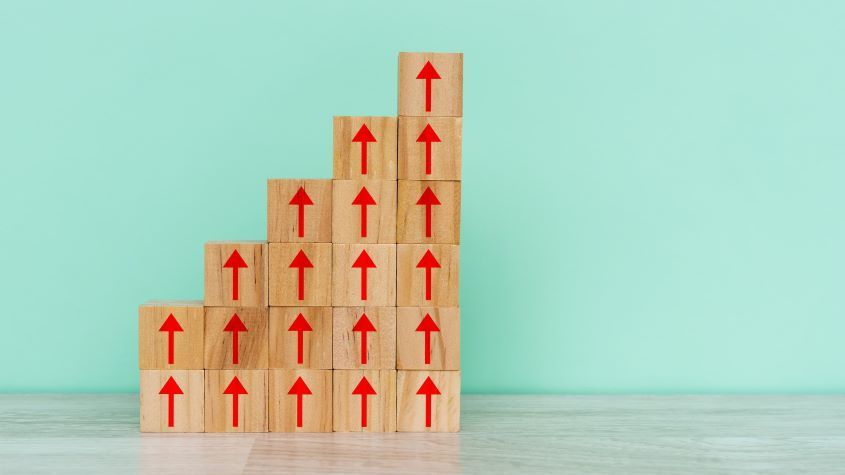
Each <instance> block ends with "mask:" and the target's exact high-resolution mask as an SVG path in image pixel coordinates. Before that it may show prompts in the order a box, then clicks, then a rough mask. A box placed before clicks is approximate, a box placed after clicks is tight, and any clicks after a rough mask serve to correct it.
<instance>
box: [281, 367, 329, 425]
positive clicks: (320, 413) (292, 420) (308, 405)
mask: <svg viewBox="0 0 845 475" xmlns="http://www.w3.org/2000/svg"><path fill="white" fill-rule="evenodd" d="M298 378H302V381H303V382H304V383H305V384H306V385H307V386H308V389H309V390H310V391H311V394H306V395H303V396H302V425H301V426H298V425H297V412H296V411H297V407H296V405H297V396H296V395H295V394H289V392H290V390H291V388H292V387H293V385H294V383H296V381H297V379H298ZM331 431H332V371H331V370H324V369H272V370H270V432H331Z"/></svg>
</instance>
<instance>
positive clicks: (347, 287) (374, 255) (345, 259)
mask: <svg viewBox="0 0 845 475" xmlns="http://www.w3.org/2000/svg"><path fill="white" fill-rule="evenodd" d="M333 249H334V250H333V260H334V264H333V277H332V292H333V297H332V305H334V306H335V307H351V306H363V305H366V306H374V307H390V306H394V305H396V245H395V244H334V245H333Z"/></svg>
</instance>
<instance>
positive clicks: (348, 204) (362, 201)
mask: <svg viewBox="0 0 845 475" xmlns="http://www.w3.org/2000/svg"><path fill="white" fill-rule="evenodd" d="M332 195H333V200H332V202H333V208H334V214H333V217H332V242H334V243H382V244H390V243H394V244H395V243H396V181H392V180H335V182H334V187H333V189H332Z"/></svg>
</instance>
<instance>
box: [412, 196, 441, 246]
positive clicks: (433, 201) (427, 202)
mask: <svg viewBox="0 0 845 475" xmlns="http://www.w3.org/2000/svg"><path fill="white" fill-rule="evenodd" d="M417 205H420V206H425V237H431V207H432V206H440V200H438V199H437V195H435V194H434V192H433V191H431V187H429V186H426V187H425V191H423V193H422V195H421V196H420V199H418V200H417Z"/></svg>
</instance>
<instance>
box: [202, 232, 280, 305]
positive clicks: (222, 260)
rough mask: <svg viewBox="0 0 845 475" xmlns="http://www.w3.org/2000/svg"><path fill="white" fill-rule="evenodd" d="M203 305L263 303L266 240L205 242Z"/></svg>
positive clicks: (264, 294)
mask: <svg viewBox="0 0 845 475" xmlns="http://www.w3.org/2000/svg"><path fill="white" fill-rule="evenodd" d="M205 306H206V307H266V306H267V244H266V243H264V242H258V241H241V242H209V243H206V245H205Z"/></svg>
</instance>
